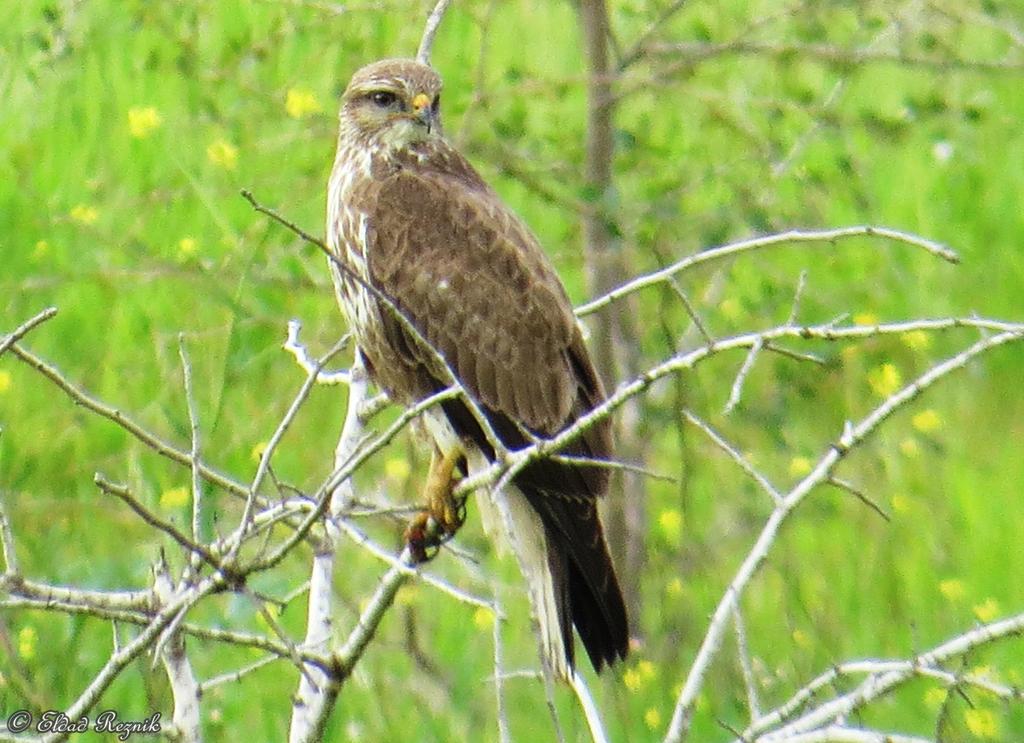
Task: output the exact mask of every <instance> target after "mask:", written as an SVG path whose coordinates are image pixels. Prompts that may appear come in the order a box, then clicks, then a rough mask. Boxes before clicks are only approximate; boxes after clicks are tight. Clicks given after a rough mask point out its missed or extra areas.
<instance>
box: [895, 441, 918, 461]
mask: <svg viewBox="0 0 1024 743" xmlns="http://www.w3.org/2000/svg"><path fill="white" fill-rule="evenodd" d="M900 451H901V452H902V453H903V456H905V457H908V458H910V459H913V458H914V457H917V456H920V454H921V447H920V446H918V443H917V439H915V438H914V437H913V436H908V437H907V438H905V439H903V441H901V442H900Z"/></svg>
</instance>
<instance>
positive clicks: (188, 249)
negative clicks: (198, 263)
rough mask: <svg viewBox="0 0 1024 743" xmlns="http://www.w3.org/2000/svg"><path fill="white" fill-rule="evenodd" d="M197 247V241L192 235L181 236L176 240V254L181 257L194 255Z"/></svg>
mask: <svg viewBox="0 0 1024 743" xmlns="http://www.w3.org/2000/svg"><path fill="white" fill-rule="evenodd" d="M197 247H199V243H197V242H196V239H195V238H194V237H183V238H181V239H180V240H178V254H179V255H180V256H181V257H182V258H188V257H189V256H192V255H195V252H196V248H197Z"/></svg>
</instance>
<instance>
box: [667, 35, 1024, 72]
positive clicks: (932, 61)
mask: <svg viewBox="0 0 1024 743" xmlns="http://www.w3.org/2000/svg"><path fill="white" fill-rule="evenodd" d="M647 53H649V54H652V55H657V56H662V57H670V58H677V57H678V58H681V59H683V60H685V61H686V62H687V63H689V64H696V63H698V62H703V61H705V60H708V59H712V58H714V57H721V56H724V55H737V54H741V55H754V56H759V57H771V58H774V59H778V60H786V59H794V58H797V59H814V60H817V61H819V62H825V63H827V64H832V65H837V66H841V67H861V66H863V65H865V64H896V65H899V66H900V67H903V68H908V67H920V68H924V69H930V70H937V71H942V72H948V71H951V70H968V71H971V72H990V73H992V72H995V73H1003V74H1012V75H1017V74H1020V73H1022V72H1024V62H1015V61H1011V60H1008V59H1005V60H1000V59H993V60H987V59H964V58H956V57H940V56H924V55H917V54H907V53H904V52H902V51H900V50H887V49H844V48H843V47H839V46H831V45H828V44H783V43H774V42H766V41H756V40H753V39H737V40H735V41H728V42H723V43H720V44H715V43H706V42H683V43H674V44H666V43H654V44H649V45H648V46H647Z"/></svg>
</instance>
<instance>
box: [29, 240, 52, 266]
mask: <svg viewBox="0 0 1024 743" xmlns="http://www.w3.org/2000/svg"><path fill="white" fill-rule="evenodd" d="M49 252H50V243H48V242H47V241H46V240H38V241H36V246H35V247H34V248H33V249H32V260H34V261H38V260H40V259H41V258H43V257H44V256H45V255H46V254H47V253H49Z"/></svg>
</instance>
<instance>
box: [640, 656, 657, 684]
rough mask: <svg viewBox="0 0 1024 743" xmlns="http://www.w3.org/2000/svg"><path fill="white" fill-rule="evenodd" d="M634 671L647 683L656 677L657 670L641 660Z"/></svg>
mask: <svg viewBox="0 0 1024 743" xmlns="http://www.w3.org/2000/svg"><path fill="white" fill-rule="evenodd" d="M636 670H637V673H639V674H640V677H641V678H642V679H644V680H645V681H649V680H650V679H652V678H654V677H655V676H657V675H658V669H657V668H656V667H655V666H654V664H653V663H651V662H650V661H649V660H642V661H640V662H639V663H637V664H636Z"/></svg>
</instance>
